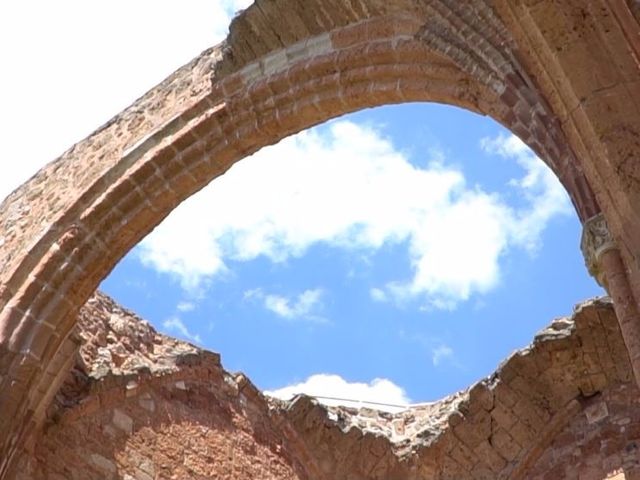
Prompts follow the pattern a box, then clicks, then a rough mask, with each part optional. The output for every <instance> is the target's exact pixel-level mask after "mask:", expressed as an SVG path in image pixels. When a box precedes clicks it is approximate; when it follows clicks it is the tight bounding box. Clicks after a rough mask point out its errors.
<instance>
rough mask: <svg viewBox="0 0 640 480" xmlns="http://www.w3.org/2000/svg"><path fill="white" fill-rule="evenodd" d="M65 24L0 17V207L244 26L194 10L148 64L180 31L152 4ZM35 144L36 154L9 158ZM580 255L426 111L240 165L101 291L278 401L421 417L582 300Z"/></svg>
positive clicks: (337, 128) (451, 112)
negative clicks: (375, 408)
mask: <svg viewBox="0 0 640 480" xmlns="http://www.w3.org/2000/svg"><path fill="white" fill-rule="evenodd" d="M244 3H246V2H244ZM80 5H84V4H81V3H80V4H78V3H77V2H72V1H67V2H62V6H61V7H57V9H53V10H52V11H51V12H49V15H50V16H48V17H47V16H43V17H46V18H47V19H48V22H43V23H41V24H38V23H37V22H36V26H35V27H33V28H34V29H35V30H34V31H32V32H29V30H27V31H26V33H25V29H17V28H16V27H15V26H14V27H11V25H16V24H18V25H20V20H21V19H22V20H23V21H25V20H26V19H27V18H28V15H29V9H33V8H36V7H38V8H42V9H47V8H51V7H48V6H47V4H46V3H45V2H26V5H25V6H23V7H20V6H18V7H16V6H11V7H8V6H3V7H0V18H3V19H5V20H0V22H2V21H5V22H6V19H9V22H8V23H7V25H4V27H6V28H5V30H4V32H5V33H4V34H3V33H0V36H2V35H6V36H7V38H6V39H5V38H0V40H2V43H3V44H5V45H7V44H10V42H9V41H11V42H13V44H16V38H18V39H22V42H18V43H19V44H20V45H22V50H20V54H19V55H18V54H15V52H13V53H11V55H9V56H8V57H6V58H8V59H7V62H8V64H9V66H11V67H12V68H13V69H14V70H16V71H22V72H24V74H25V75H24V76H22V77H21V78H22V81H21V82H16V83H15V84H9V85H7V86H6V87H5V86H3V88H2V89H1V90H2V91H4V92H6V91H7V88H13V92H12V95H7V94H6V93H3V95H5V98H2V99H0V100H2V101H3V103H4V104H5V105H7V106H8V109H9V112H10V115H7V116H5V120H2V121H3V122H7V124H6V125H4V126H3V128H4V130H5V131H8V132H11V135H8V136H7V140H5V141H4V142H3V143H5V144H6V145H5V147H6V149H7V151H8V152H9V154H10V155H9V157H8V158H14V159H15V161H14V162H13V163H11V162H6V163H5V162H3V165H5V166H3V167H2V168H3V170H4V172H3V173H4V175H2V176H1V178H2V179H0V197H3V196H4V195H6V194H7V193H8V192H9V191H10V190H11V189H12V188H15V186H17V184H19V182H20V181H22V180H23V179H24V178H26V177H28V175H30V174H31V173H33V171H35V169H37V168H38V167H39V166H40V165H42V164H43V163H44V162H46V161H48V160H50V159H52V158H54V157H55V156H56V155H57V154H58V153H59V152H60V151H61V150H62V149H64V148H66V147H68V146H69V145H70V144H71V143H73V142H74V141H77V140H78V139H80V138H81V137H82V136H84V135H86V134H88V133H89V132H90V131H91V129H93V128H95V127H96V126H97V125H99V124H100V123H102V122H103V121H104V120H106V119H107V118H108V117H109V116H111V115H112V114H114V113H116V112H117V110H119V109H120V108H123V107H124V106H126V105H127V104H128V103H129V102H130V101H131V100H133V99H134V98H135V97H136V96H138V95H139V94H141V93H143V92H144V90H145V89H147V88H148V87H150V86H152V85H153V84H155V83H157V82H158V81H159V80H161V79H162V77H163V76H164V75H166V74H168V73H170V72H171V71H172V70H174V69H175V68H176V67H177V66H179V65H180V64H181V63H184V62H186V61H188V60H189V58H190V57H192V56H194V55H195V54H197V53H198V52H199V51H200V50H202V49H203V48H205V47H206V46H207V45H209V44H213V43H215V41H216V40H217V39H218V38H221V36H222V35H223V34H224V30H225V28H226V24H227V22H228V20H229V18H230V15H231V12H232V10H233V9H234V8H238V7H241V6H243V5H242V2H222V3H220V2H218V3H216V2H211V1H210V2H203V1H200V2H193V5H191V7H192V9H191V13H190V15H188V18H189V19H190V20H189V21H190V22H191V24H190V25H189V28H186V27H183V30H184V35H176V36H173V35H172V39H173V40H172V43H166V47H165V44H164V43H163V42H167V40H166V38H165V37H166V34H165V32H166V30H164V29H165V28H169V27H171V26H174V27H175V25H176V24H181V22H180V18H176V15H179V14H181V12H176V11H174V10H173V9H172V8H171V7H170V4H164V3H162V2H160V3H159V4H158V3H156V2H154V5H156V6H157V5H160V7H159V8H157V9H156V12H157V15H158V19H157V21H156V22H144V21H143V20H142V18H144V15H145V13H146V12H145V8H143V7H144V5H145V2H141V5H138V4H137V3H136V4H135V5H136V6H135V7H127V5H126V3H125V2H115V3H114V6H113V9H112V10H111V11H110V12H109V13H108V14H109V15H112V16H113V18H112V19H111V20H112V21H113V22H114V23H115V22H119V21H122V20H121V18H122V15H123V14H124V13H125V12H126V16H125V18H126V22H125V25H124V26H123V25H120V26H117V28H116V27H115V26H114V25H113V24H112V25H111V27H108V28H116V29H117V31H119V32H120V35H119V36H118V37H117V39H116V40H114V37H113V36H109V35H108V34H109V32H108V31H101V30H100V28H107V27H95V28H94V25H93V24H92V23H91V22H95V21H96V20H95V19H96V18H97V16H96V12H95V11H93V10H92V9H91V8H90V7H86V6H85V7H82V8H79V6H80ZM146 6H147V7H150V5H146ZM20 8H22V10H16V9H20ZM65 8H67V9H68V10H65ZM12 9H13V10H12ZM119 9H126V10H119ZM4 10H7V11H6V12H5V11H4ZM198 10H200V11H201V13H202V14H201V15H194V14H193V12H194V11H198ZM205 13H206V15H211V17H210V18H212V19H214V20H215V21H211V22H203V21H202V20H201V19H202V17H205V18H206V15H205ZM103 14H104V13H101V14H100V15H103ZM65 15H66V16H65ZM136 15H138V16H139V18H138V17H136ZM52 18H55V19H56V21H57V22H58V23H57V24H56V22H51V21H50V20H51V19H52ZM69 18H71V20H69ZM185 18H186V17H185ZM136 20H138V21H139V22H140V23H136ZM60 22H67V23H66V24H65V23H62V24H61V23H60ZM162 22H166V23H165V24H163V23H162ZM194 22H195V24H194ZM198 22H201V24H198ZM148 23H153V24H154V25H147V24H148ZM52 24H53V26H52ZM101 24H103V25H104V24H107V25H109V22H102V23H101ZM127 25H129V26H130V28H126V27H127ZM0 26H2V25H0ZM134 26H135V28H133V27H134ZM36 27H37V28H36ZM147 27H148V30H145V28H147ZM74 28H76V30H74ZM7 29H8V33H7ZM48 29H49V30H48ZM78 29H79V30H78ZM0 31H2V29H0ZM47 34H49V35H50V37H48V38H49V40H48V41H47V42H46V44H43V43H42V42H41V41H39V39H40V40H41V39H42V38H45V36H46V35H47ZM80 37H82V39H83V42H80V43H81V45H78V43H79V42H77V39H78V38H80ZM178 38H179V39H180V40H179V41H178V40H176V39H178ZM56 42H59V43H56ZM92 42H94V43H92ZM136 42H138V43H136ZM139 43H142V45H141V46H139ZM137 45H138V46H137ZM151 46H153V49H151ZM163 47H165V49H164V51H163ZM30 48H31V49H33V50H29V49H30ZM82 49H85V50H82ZM35 51H37V52H38V54H39V56H40V57H42V59H43V60H42V63H43V64H44V66H45V67H47V66H48V67H50V70H49V73H48V74H47V75H48V76H49V77H50V81H49V84H47V85H44V86H43V85H41V84H38V88H35V87H36V85H34V84H31V83H30V82H31V81H34V80H33V78H37V79H38V78H39V77H38V76H37V75H36V74H37V73H38V72H41V71H42V70H41V68H42V65H40V66H34V65H33V64H32V62H27V61H25V59H29V58H30V57H29V54H30V52H31V53H33V52H35ZM89 52H93V53H94V54H95V53H96V52H102V53H104V55H102V57H101V58H99V59H98V60H99V61H97V60H96V59H95V58H94V55H88V53H89ZM107 53H108V54H107ZM3 54H4V52H3ZM31 58H32V57H31ZM79 59H83V61H84V63H83V62H80V61H79ZM12 62H13V63H12ZM93 62H95V64H94V63H93ZM31 70H33V71H31ZM123 70H126V71H127V72H128V75H126V76H123V75H122V71H123ZM83 75H89V77H85V76H83ZM34 76H35V77H34ZM76 77H80V84H77V85H76V84H74V82H77V81H78V79H77V78H76ZM39 79H40V81H41V78H39ZM2 81H3V82H5V81H7V82H13V81H14V80H11V79H9V80H7V79H3V80H2ZM16 89H17V91H19V92H22V93H23V97H22V101H20V102H18V101H16V98H21V96H20V95H16ZM34 97H35V98H34ZM25 98H26V99H27V100H25ZM25 102H26V104H25ZM29 102H32V103H29ZM30 106H31V107H32V108H29V107H30ZM12 108H13V109H14V110H13V111H12V110H11V109H12ZM114 109H116V110H114ZM25 111H26V112H27V113H25ZM34 111H38V112H39V115H37V116H35V117H34V116H33V112H34ZM29 112H31V113H29ZM60 116H62V119H63V120H64V121H60ZM7 117H9V118H13V119H16V120H20V119H24V121H23V122H20V121H12V122H8V120H6V118H7ZM27 125H29V126H27ZM34 129H35V130H36V131H38V132H42V139H41V141H40V142H27V141H26V139H27V138H28V136H32V135H33V133H34ZM63 141H64V142H65V143H61V142H63ZM579 237H580V225H579V222H578V220H577V217H576V215H575V213H574V212H573V209H572V207H571V206H570V203H569V201H568V199H567V197H566V194H565V193H564V191H563V190H562V188H561V187H560V185H559V184H558V182H557V180H556V179H555V177H553V175H552V174H551V173H550V172H549V171H548V169H546V167H545V166H544V164H543V163H542V162H541V161H540V160H539V159H537V158H536V157H535V156H534V155H533V154H532V153H531V152H530V151H529V150H528V149H527V148H526V147H525V146H524V145H523V144H522V143H521V142H520V141H519V140H517V139H516V138H515V137H513V136H512V135H511V134H510V133H509V132H508V131H506V130H504V129H503V128H501V127H500V126H499V125H498V124H496V123H495V122H493V121H492V120H490V119H488V118H486V117H481V116H478V115H475V114H472V113H469V112H466V111H463V110H461V109H457V108H453V107H447V106H442V105H435V104H406V105H400V106H387V107H381V108H376V109H370V110H365V111H361V112H358V113H356V114H353V115H349V116H346V117H342V118H339V119H335V120H333V121H330V122H328V123H326V124H324V125H321V126H319V127H316V128H315V129H312V130H310V131H307V132H302V133H301V134H298V135H296V136H294V137H290V138H288V139H285V140H284V141H282V142H281V143H280V144H278V145H276V146H273V147H269V148H266V149H264V150H263V151H261V152H258V153H257V154H255V155H254V156H253V157H251V158H248V159H245V160H243V161H242V162H240V163H239V164H237V165H236V166H234V167H233V168H232V169H231V170H230V171H229V172H228V173H227V174H226V175H224V176H223V177H221V178H220V179H218V180H216V181H214V182H213V183H212V184H211V185H210V186H209V187H207V188H206V189H204V190H203V191H202V192H201V193H199V194H198V195H196V196H195V197H193V198H191V199H189V200H188V201H186V202H185V203H184V204H183V205H181V206H180V207H179V208H178V209H177V210H176V211H175V212H174V213H173V214H172V215H171V216H170V217H169V218H168V219H167V220H166V221H165V222H164V224H163V225H161V226H160V227H158V228H157V229H156V231H154V233H153V234H152V235H150V236H149V237H148V238H147V239H145V240H144V241H143V242H142V243H141V244H140V245H139V246H138V247H136V248H135V249H134V250H133V251H132V252H130V254H129V255H128V256H127V257H126V258H125V259H123V261H122V262H121V263H120V264H119V265H118V266H117V268H116V269H115V270H114V271H113V273H112V274H111V275H110V276H109V277H108V278H107V279H105V281H104V282H103V284H102V288H103V289H104V290H105V291H106V292H107V293H109V294H111V295H112V296H114V297H115V298H116V299H117V300H118V301H119V302H121V303H122V304H124V305H125V306H127V307H129V308H132V309H133V310H135V311H136V312H138V313H139V314H141V315H142V316H144V317H145V318H147V319H149V320H150V321H151V322H152V323H153V324H154V325H155V326H156V327H157V328H158V329H160V330H162V331H164V332H166V333H169V334H171V335H175V336H178V337H182V338H185V339H187V340H189V341H192V342H195V343H197V344H199V345H201V346H203V347H206V348H209V349H212V350H215V351H218V352H221V353H222V356H223V363H224V365H225V366H226V367H227V368H228V369H230V370H242V371H244V372H245V373H247V374H248V375H249V377H250V378H251V379H252V380H253V381H254V382H255V383H256V384H257V385H258V386H259V387H261V388H263V389H266V390H269V391H272V392H275V393H277V394H279V395H285V394H289V393H291V392H293V391H299V390H305V391H308V392H310V393H315V394H323V395H327V396H338V397H344V398H356V399H369V400H374V401H382V402H388V403H406V402H422V401H429V400H435V399H437V398H440V397H442V396H444V395H446V394H449V393H452V392H453V391H456V390H459V389H461V388H464V387H466V386H468V385H470V384H471V383H473V382H475V381H477V380H479V379H480V378H481V377H483V376H485V375H488V374H490V373H491V372H492V371H493V370H495V368H496V367H497V365H498V364H499V362H500V361H502V360H503V359H504V358H506V357H507V356H508V355H509V354H510V353H511V352H512V351H513V350H514V349H516V348H520V347H523V346H525V345H526V344H528V343H529V342H530V341H531V339H532V337H533V335H534V333H535V332H536V331H538V330H539V329H540V328H542V327H544V326H545V325H547V324H548V323H549V322H550V321H551V320H552V319H553V318H554V317H556V316H561V315H567V314H569V313H570V312H571V309H572V306H573V305H574V304H575V303H576V302H578V301H580V300H583V299H585V298H588V297H590V296H594V295H597V294H599V293H600V292H601V291H600V289H599V288H598V287H597V286H596V284H595V282H593V281H592V280H591V278H590V277H588V275H587V273H586V269H585V267H584V264H583V260H582V257H581V255H580V252H579V248H578V243H579Z"/></svg>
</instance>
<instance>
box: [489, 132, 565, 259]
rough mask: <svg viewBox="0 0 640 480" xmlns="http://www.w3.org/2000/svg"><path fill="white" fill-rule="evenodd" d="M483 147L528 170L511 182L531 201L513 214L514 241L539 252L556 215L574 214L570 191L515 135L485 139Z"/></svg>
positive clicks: (512, 234) (512, 230)
mask: <svg viewBox="0 0 640 480" xmlns="http://www.w3.org/2000/svg"><path fill="white" fill-rule="evenodd" d="M481 146H482V148H483V149H484V150H485V151H486V152H488V153H492V154H497V155H500V156H501V157H503V158H508V159H514V160H516V161H517V162H518V164H519V165H520V166H521V167H522V168H523V169H524V171H525V175H524V177H522V178H519V179H512V180H511V182H510V184H511V185H512V186H513V187H514V188H515V189H516V190H517V191H518V192H519V193H520V194H521V195H523V196H524V198H525V200H526V201H527V206H526V207H525V208H523V209H521V210H518V211H515V212H514V213H513V217H514V218H513V219H512V220H511V225H510V227H511V228H510V234H511V236H512V241H513V242H514V243H516V244H518V245H520V246H524V247H525V248H527V249H529V250H530V251H535V250H536V249H537V248H539V246H540V237H541V234H542V232H543V231H544V229H545V228H546V226H547V224H548V223H549V221H550V220H551V219H552V218H553V217H555V216H558V215H571V214H574V210H573V207H572V206H571V201H570V200H569V197H568V195H567V192H566V191H565V189H564V187H563V186H562V184H561V183H560V181H559V180H558V178H557V177H556V176H555V174H554V173H553V172H552V171H551V169H550V168H549V167H547V165H546V164H544V163H543V162H542V161H541V160H540V159H539V158H538V157H536V155H535V154H534V153H533V152H532V151H531V150H530V149H529V148H528V147H527V146H526V145H525V144H524V142H522V140H520V139H519V138H518V137H516V136H515V135H509V136H506V135H498V136H497V137H494V138H484V139H482V141H481Z"/></svg>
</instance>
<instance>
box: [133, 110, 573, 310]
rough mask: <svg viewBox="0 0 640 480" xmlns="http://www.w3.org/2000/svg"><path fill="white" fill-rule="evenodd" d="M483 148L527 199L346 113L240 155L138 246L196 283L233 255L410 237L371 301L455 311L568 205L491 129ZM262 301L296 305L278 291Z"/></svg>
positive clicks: (375, 244)
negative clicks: (418, 155)
mask: <svg viewBox="0 0 640 480" xmlns="http://www.w3.org/2000/svg"><path fill="white" fill-rule="evenodd" d="M482 146H483V148H484V149H485V150H487V151H488V152H493V153H495V154H498V155H502V156H508V157H513V158H515V159H516V160H517V161H518V163H519V164H520V165H521V166H522V167H523V169H524V176H523V177H522V178H519V179H514V180H513V181H512V186H511V187H512V188H513V189H516V190H517V191H518V192H520V193H521V194H522V195H524V198H525V202H524V203H525V205H524V206H522V207H518V208H515V207H512V206H510V205H509V204H508V203H507V202H506V201H505V200H504V199H503V198H502V197H501V196H500V195H498V194H496V193H491V192H486V191H484V190H482V189H481V188H479V187H475V186H469V185H468V184H467V183H466V182H465V177H464V175H463V173H462V172H461V171H460V170H458V169H455V168H453V167H449V166H446V165H445V164H444V163H443V162H442V160H441V159H438V158H435V159H432V161H431V162H430V163H428V164H427V166H426V167H425V168H420V167H416V166H414V165H412V164H411V163H410V162H409V161H408V159H407V157H406V156H405V155H404V154H403V153H402V152H400V151H398V150H397V149H396V148H394V145H393V144H392V143H391V142H390V141H389V140H388V139H386V138H385V137H384V136H383V134H382V133H381V132H379V131H377V130H376V129H373V128H370V127H367V126H362V125H358V124H355V123H353V122H350V121H344V120H342V121H334V122H331V123H330V124H329V125H328V126H324V127H320V128H317V129H314V130H310V131H306V132H302V133H300V134H298V135H295V136H293V137H290V138H287V139H285V140H283V141H282V142H280V143H279V144H277V145H275V146H272V147H267V148H265V149H263V150H261V151H260V152H258V153H256V154H254V155H253V156H252V157H249V158H247V159H245V160H243V161H242V162H240V163H238V164H237V165H235V166H234V167H233V168H232V169H231V170H230V171H229V172H228V173H227V174H225V175H224V176H223V177H221V178H219V179H217V180H216V181H214V182H213V183H212V184H211V185H210V186H209V187H208V188H206V189H204V190H203V191H202V192H201V193H199V194H198V195H196V196H194V197H193V198H191V199H189V200H188V201H186V202H185V203H184V204H183V205H182V206H180V207H179V208H178V209H177V210H176V211H175V212H173V213H172V214H171V215H170V216H169V217H168V218H167V220H166V221H165V223H164V224H162V225H161V226H160V227H158V228H157V229H156V231H154V233H153V234H152V235H150V236H149V237H147V238H146V239H145V240H144V241H143V242H142V244H141V245H140V246H139V248H138V250H137V254H138V255H139V258H140V259H141V260H142V261H143V262H144V263H145V264H146V265H148V266H150V267H153V268H155V269H157V270H159V271H161V272H166V273H169V274H171V275H174V276H175V277H176V278H177V279H179V281H180V282H181V283H182V286H183V287H184V288H185V289H187V290H189V289H191V290H194V289H197V288H198V287H199V286H201V285H202V283H203V282H204V281H207V280H210V279H211V278H215V277H216V276H219V275H223V274H225V272H227V271H228V270H229V268H230V267H229V261H230V260H235V261H248V260H252V259H255V258H257V257H259V256H265V257H267V258H269V259H271V260H272V261H273V262H282V261H285V260H287V259H288V258H290V257H296V256H301V255H303V254H304V253H305V252H306V251H307V249H308V248H309V247H310V246H311V245H313V244H315V243H318V242H323V243H325V244H328V245H331V246H334V247H338V248H345V249H350V250H358V251H364V252H367V251H374V250H375V249H377V248H379V247H381V246H382V245H383V244H385V243H386V242H389V243H393V242H405V241H406V242H407V244H408V246H409V256H410V260H411V266H412V273H411V276H410V277H408V278H399V279H396V280H394V281H391V282H389V283H387V284H385V285H378V286H375V288H374V289H372V290H371V296H372V299H374V300H376V301H389V300H392V301H396V302H406V301H410V300H415V299H419V300H420V301H421V302H422V303H423V304H424V306H425V307H427V308H454V307H455V305H456V304H457V303H458V302H460V301H463V300H466V299H468V298H469V297H470V296H471V295H472V294H474V293H482V292H486V291H488V290H489V289H491V288H492V287H494V286H495V285H496V284H497V282H498V281H499V278H500V268H499V267H500V264H499V260H500V257H501V256H502V255H503V254H504V253H505V252H506V251H507V250H508V249H509V248H511V247H514V246H517V247H522V248H526V249H529V250H535V248H536V246H537V245H539V242H540V234H541V232H542V231H543V230H544V228H545V226H546V224H547V222H548V221H549V220H550V219H551V218H552V217H554V216H555V215H558V214H564V213H567V212H569V211H570V206H569V202H568V200H567V198H566V195H565V193H564V191H563V189H562V187H561V186H560V184H559V183H558V181H557V180H556V178H555V177H554V176H553V174H552V173H551V172H550V171H549V170H548V168H547V167H546V166H545V165H544V164H543V163H542V162H541V161H540V160H538V159H537V158H536V157H535V156H534V155H533V154H532V153H531V152H530V151H529V150H528V149H527V148H526V147H525V146H524V145H523V144H522V142H520V141H519V140H517V139H516V138H515V137H497V138H494V139H485V140H483V142H482ZM265 298H266V297H265ZM269 308H271V309H272V310H274V311H276V310H279V311H281V312H282V313H287V314H288V313H289V312H290V311H291V312H292V311H295V308H294V307H292V303H291V302H290V301H288V300H286V299H278V298H273V299H272V300H271V302H270V307H269ZM283 316H284V315H283Z"/></svg>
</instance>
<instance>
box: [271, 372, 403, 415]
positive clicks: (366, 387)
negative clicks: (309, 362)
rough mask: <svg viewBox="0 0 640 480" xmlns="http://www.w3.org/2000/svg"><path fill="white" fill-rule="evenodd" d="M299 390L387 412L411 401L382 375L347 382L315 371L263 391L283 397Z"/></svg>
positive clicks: (331, 401) (329, 401)
mask: <svg viewBox="0 0 640 480" xmlns="http://www.w3.org/2000/svg"><path fill="white" fill-rule="evenodd" d="M301 393H303V394H306V395H310V396H313V397H318V400H319V401H320V402H321V403H324V404H326V405H345V406H348V407H363V406H369V407H375V408H377V409H379V410H386V411H390V412H397V411H400V410H403V409H404V408H405V406H406V405H409V404H410V403H411V401H410V399H409V398H408V397H407V394H406V392H405V391H404V390H403V389H402V388H401V387H399V386H398V385H396V384H395V383H393V382H392V381H391V380H388V379H385V378H376V379H374V380H372V381H371V382H370V383H361V382H348V381H347V380H345V379H344V378H342V377H340V376H339V375H329V374H318V375H312V376H311V377H309V378H308V379H307V380H306V381H304V382H301V383H297V384H295V385H290V386H287V387H284V388H280V389H278V390H272V391H266V392H265V394H267V395H270V396H272V397H277V398H281V399H283V400H290V399H291V398H293V397H294V396H296V395H298V394H301ZM367 402H371V403H369V404H368V403H367Z"/></svg>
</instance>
